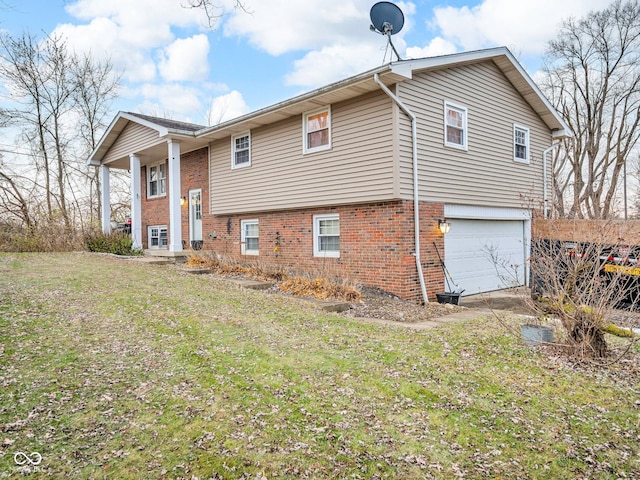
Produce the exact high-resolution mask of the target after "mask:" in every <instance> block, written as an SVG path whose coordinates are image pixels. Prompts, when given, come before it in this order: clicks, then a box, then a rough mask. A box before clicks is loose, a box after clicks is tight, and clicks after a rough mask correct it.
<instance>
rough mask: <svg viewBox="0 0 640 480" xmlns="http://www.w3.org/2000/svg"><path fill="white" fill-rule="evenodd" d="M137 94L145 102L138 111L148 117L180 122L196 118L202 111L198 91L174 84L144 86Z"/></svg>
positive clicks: (199, 92)
mask: <svg viewBox="0 0 640 480" xmlns="http://www.w3.org/2000/svg"><path fill="white" fill-rule="evenodd" d="M139 92H140V94H141V95H142V96H143V98H144V99H145V100H144V102H143V103H142V104H140V105H139V106H138V110H139V111H141V112H144V113H147V114H150V115H157V116H166V117H168V118H179V119H181V120H182V119H192V118H194V117H198V116H200V115H201V112H202V111H203V108H202V100H201V98H200V97H201V94H202V92H201V91H200V90H199V89H195V88H192V87H186V86H184V85H180V84H176V83H171V84H145V85H143V86H142V87H140V89H139ZM187 121H189V120H187ZM196 123H198V122H196Z"/></svg>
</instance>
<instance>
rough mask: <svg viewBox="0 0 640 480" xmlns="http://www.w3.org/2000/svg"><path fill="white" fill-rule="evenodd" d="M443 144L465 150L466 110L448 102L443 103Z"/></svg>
mask: <svg viewBox="0 0 640 480" xmlns="http://www.w3.org/2000/svg"><path fill="white" fill-rule="evenodd" d="M444 144H445V146H447V147H454V148H461V149H464V150H466V149H467V109H466V108H465V107H461V106H460V105H455V104H453V103H450V102H445V103H444Z"/></svg>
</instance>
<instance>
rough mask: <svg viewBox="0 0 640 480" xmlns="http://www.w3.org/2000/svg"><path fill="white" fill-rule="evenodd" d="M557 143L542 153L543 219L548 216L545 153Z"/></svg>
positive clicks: (557, 144)
mask: <svg viewBox="0 0 640 480" xmlns="http://www.w3.org/2000/svg"><path fill="white" fill-rule="evenodd" d="M559 146H560V144H559V143H554V144H553V145H551V146H550V147H549V148H547V149H546V150H545V151H544V152H542V211H543V212H544V215H543V218H548V216H549V205H548V199H547V153H549V152H550V151H551V150H553V149H554V148H556V147H559Z"/></svg>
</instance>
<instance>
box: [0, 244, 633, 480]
mask: <svg viewBox="0 0 640 480" xmlns="http://www.w3.org/2000/svg"><path fill="white" fill-rule="evenodd" d="M636 351H637V347H636ZM18 452H24V453H26V454H28V455H31V454H32V452H37V453H39V454H40V455H41V457H42V462H41V463H40V464H39V465H37V466H33V465H30V463H29V462H25V464H24V465H23V466H19V465H17V464H16V459H17V460H20V461H21V462H23V461H25V458H24V456H20V455H18V456H16V454H17V453H18ZM32 458H35V457H29V459H30V460H31V459H32ZM22 475H29V477H30V478H110V479H111V478H113V479H160V478H167V479H169V478H185V479H193V478H198V479H208V478H215V479H218V478H225V479H227V478H228V479H239V478H245V479H263V478H268V479H271V478H276V477H277V478H366V479H370V478H402V479H417V478H437V479H453V478H470V479H474V478H503V479H507V478H519V479H527V478H531V479H574V478H589V479H609V478H611V479H616V478H636V479H637V478H640V385H639V384H638V376H637V375H635V376H629V375H628V374H627V372H626V371H625V368H624V365H621V366H613V367H611V368H609V369H608V370H606V371H597V370H593V369H573V368H570V367H568V366H567V365H566V364H565V363H564V362H561V361H558V360H557V359H556V360H554V359H552V358H550V357H548V356H547V355H545V354H544V353H542V352H539V351H536V350H533V349H530V348H528V347H525V346H523V345H522V344H521V342H520V340H519V339H518V338H516V337H514V336H511V335H509V334H508V333H507V332H506V330H505V329H504V328H503V327H502V326H500V324H499V322H496V320H495V319H478V320H475V321H470V322H466V323H464V324H454V325H447V326H443V327H440V328H437V329H433V330H427V331H419V332H417V331H413V330H409V329H404V328H398V327H383V326H377V325H370V324H367V323H364V322H360V321H356V320H352V319H347V318H343V317H340V316H338V315H333V314H326V313H321V312H319V311H317V310H314V308H313V307H312V306H311V305H309V304H307V303H306V302H304V301H302V300H298V299H294V298H290V297H285V296H281V295H270V294H265V293H261V292H252V291H243V290H240V289H238V288H237V287H236V286H235V285H234V284H232V283H231V282H227V281H225V280H218V279H214V278H212V277H211V276H196V275H189V274H185V273H182V272H181V271H180V270H179V269H177V268H175V267H167V266H155V265H148V264H142V263H140V262H138V261H134V260H125V259H118V258H114V257H111V256H104V255H98V254H86V253H77V254H24V255H22V254H0V478H14V477H19V476H22Z"/></svg>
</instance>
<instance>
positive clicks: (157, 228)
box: [147, 225, 169, 250]
mask: <svg viewBox="0 0 640 480" xmlns="http://www.w3.org/2000/svg"><path fill="white" fill-rule="evenodd" d="M147 232H148V234H149V235H148V237H149V249H152V250H153V249H160V248H167V245H168V244H169V242H168V241H167V226H166V225H152V226H150V227H149V228H148V230H147Z"/></svg>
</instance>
